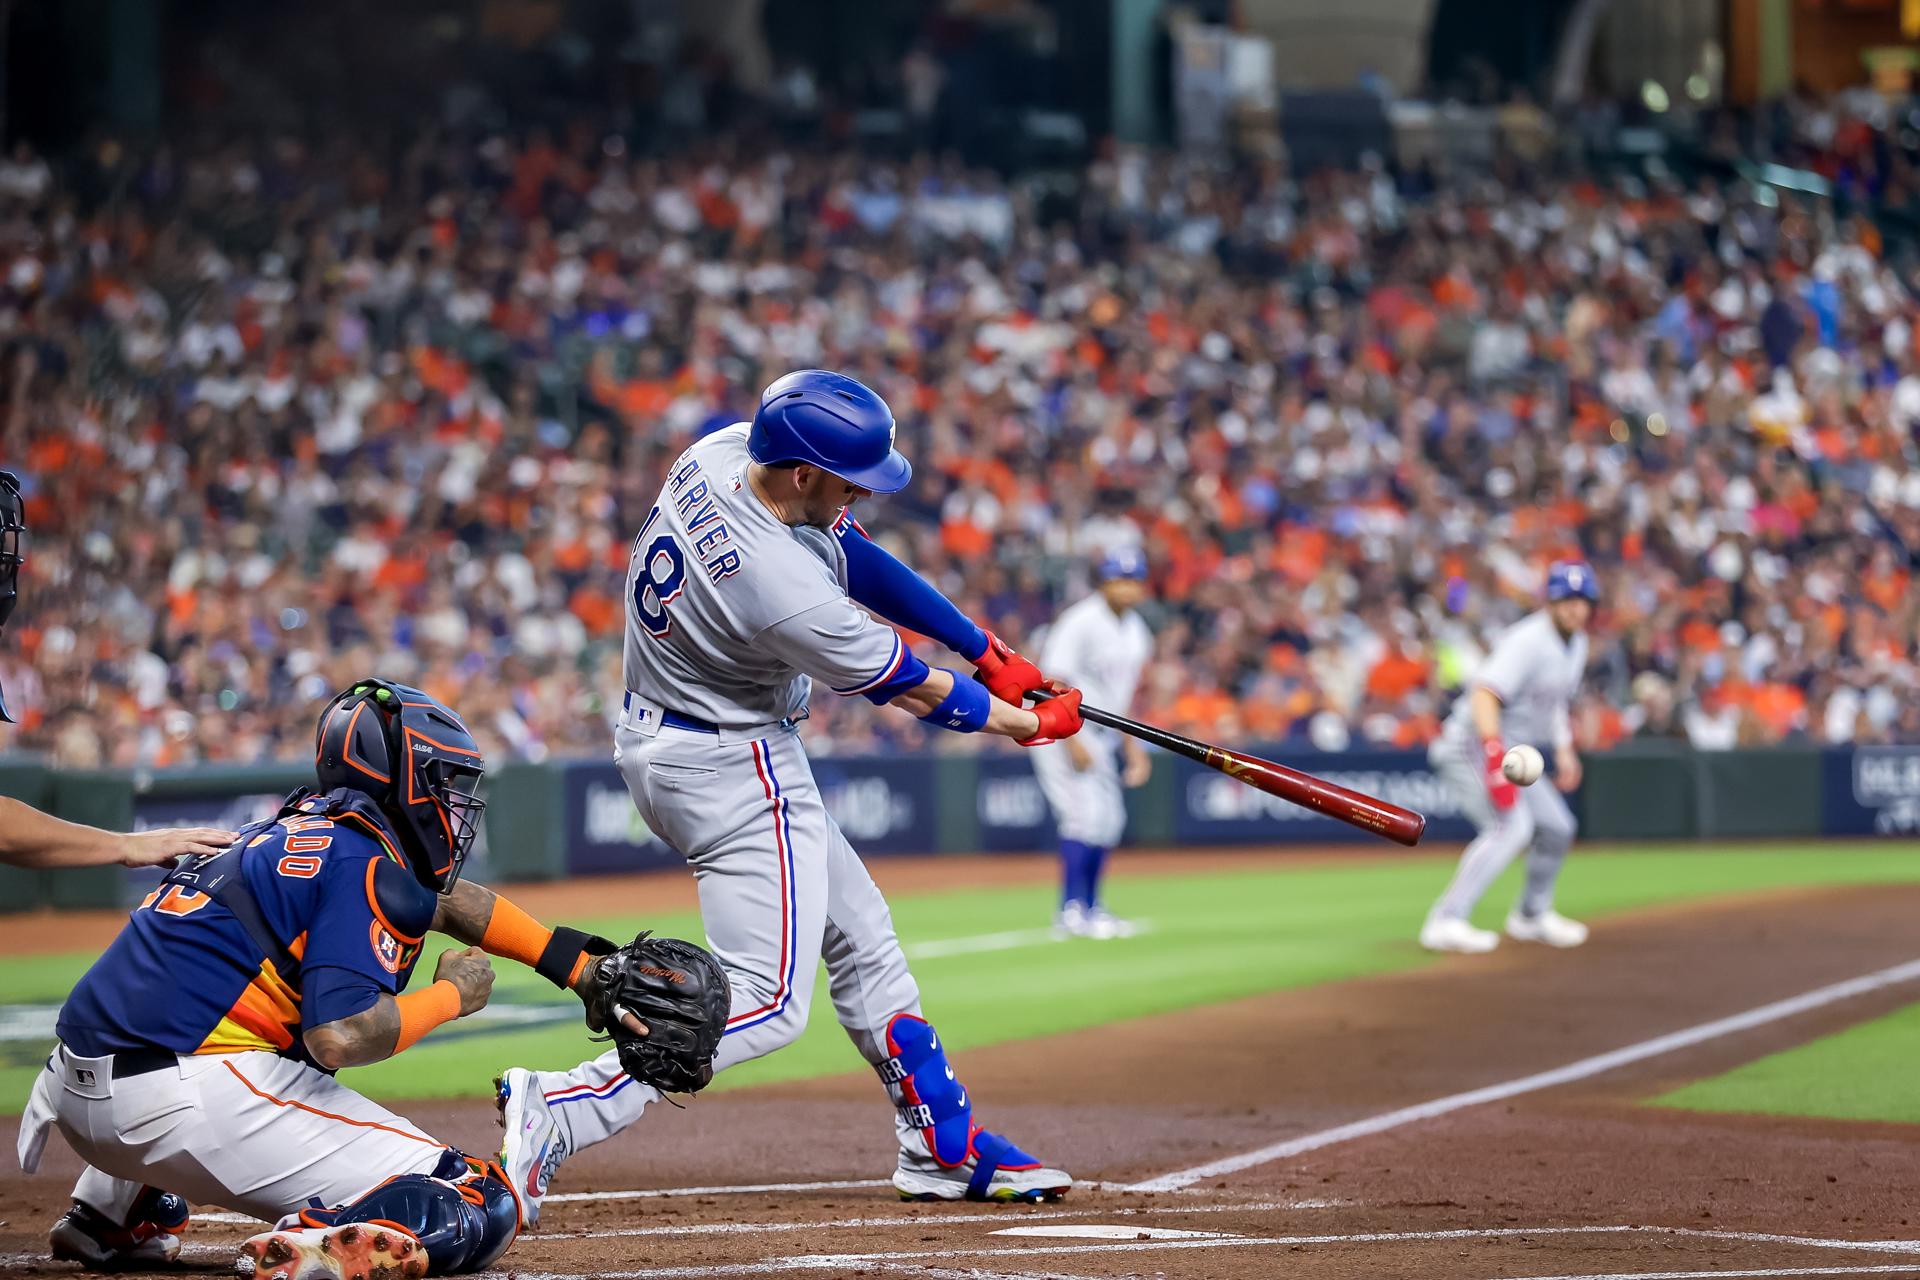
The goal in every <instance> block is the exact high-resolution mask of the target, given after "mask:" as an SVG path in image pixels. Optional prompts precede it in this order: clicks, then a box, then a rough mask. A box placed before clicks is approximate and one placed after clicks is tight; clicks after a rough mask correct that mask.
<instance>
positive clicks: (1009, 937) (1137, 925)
mask: <svg viewBox="0 0 1920 1280" xmlns="http://www.w3.org/2000/svg"><path fill="white" fill-rule="evenodd" d="M1131 923H1132V925H1133V934H1132V936H1134V937H1138V936H1140V935H1141V934H1144V933H1152V932H1153V921H1151V920H1134V921H1132V922H1131ZM1072 941H1074V939H1072V938H1065V937H1061V936H1060V935H1059V934H1057V933H1055V932H1054V931H1053V930H1052V928H1050V927H1048V928H1039V929H1007V930H1004V931H1003V932H1000V933H976V934H974V935H973V936H972V937H968V938H934V939H931V940H929V941H926V942H909V943H907V944H905V945H904V946H902V947H901V950H902V951H904V952H905V953H906V956H907V959H909V960H938V959H941V958H942V957H944V956H971V955H980V954H982V953H983V952H988V951H1018V950H1020V949H1021V948H1023V947H1040V946H1050V945H1052V944H1053V943H1056V942H1072Z"/></svg>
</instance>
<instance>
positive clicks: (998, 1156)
mask: <svg viewBox="0 0 1920 1280" xmlns="http://www.w3.org/2000/svg"><path fill="white" fill-rule="evenodd" d="M893 1189H894V1190H895V1191H897V1192H899V1193H900V1198H901V1199H902V1200H987V1201H998V1202H1000V1203H1003V1204H1042V1203H1047V1202H1050V1201H1054V1200H1058V1199H1060V1198H1061V1197H1062V1196H1064V1195H1066V1194H1067V1192H1069V1191H1071V1190H1072V1189H1073V1178H1072V1177H1071V1176H1070V1175H1068V1174H1067V1173H1066V1172H1065V1171H1063V1170H1060V1169H1049V1168H1047V1167H1046V1166H1045V1165H1043V1164H1041V1163H1040V1162H1039V1161H1038V1160H1035V1159H1034V1158H1033V1157H1032V1156H1030V1155H1028V1154H1027V1153H1026V1152H1024V1151H1022V1150H1020V1148H1018V1147H1016V1146H1014V1145H1013V1144H1012V1143H1011V1142H1008V1141H1007V1140H1006V1139H1005V1138H1002V1137H1000V1136H999V1135H997V1134H992V1133H988V1132H986V1131H985V1130H982V1129H975V1130H974V1132H973V1136H972V1137H971V1138H969V1139H968V1142H967V1159H966V1162H965V1163H964V1164H959V1165H955V1166H953V1167H952V1168H943V1167H942V1166H941V1164H940V1162H939V1161H937V1160H935V1159H934V1158H933V1157H932V1156H923V1155H917V1154H915V1153H914V1152H911V1151H908V1150H906V1149H904V1148H903V1149H902V1150H901V1152H900V1163H899V1164H898V1165H897V1166H895V1168H894V1171H893Z"/></svg>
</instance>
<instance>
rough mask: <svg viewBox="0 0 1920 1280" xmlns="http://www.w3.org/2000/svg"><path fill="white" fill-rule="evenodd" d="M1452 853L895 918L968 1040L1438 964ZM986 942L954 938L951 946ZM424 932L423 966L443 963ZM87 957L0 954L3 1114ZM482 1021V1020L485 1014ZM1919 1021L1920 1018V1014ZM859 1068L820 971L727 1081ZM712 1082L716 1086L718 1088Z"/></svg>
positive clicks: (556, 1029) (548, 1037) (526, 976)
mask: <svg viewBox="0 0 1920 1280" xmlns="http://www.w3.org/2000/svg"><path fill="white" fill-rule="evenodd" d="M1916 854H1920V845H1915V844H1898V845H1895V844H1873V845H1865V844H1860V845H1828V846H1820V845H1808V846H1790V845H1772V846H1768V847H1766V848H1762V849H1752V850H1731V851H1729V850H1723V849H1702V848H1698V847H1688V846H1676V847H1648V848H1637V849H1634V850H1631V851H1624V852H1613V851H1609V852H1588V853H1576V855H1575V857H1574V859H1573V861H1572V863H1571V864H1570V865H1569V868H1568V871H1567V874H1566V877H1565V880H1564V884H1563V889H1562V893H1561V905H1562V906H1563V908H1564V909H1565V910H1566V911H1567V912H1568V914H1570V915H1576V916H1582V917H1588V918H1592V917H1603V916H1605V915H1606V914H1607V913H1609V912H1615V911H1623V910H1627V909H1631V908H1634V907H1642V906H1648V905H1652V904H1656V903H1661V902H1669V901H1680V900H1685V899H1699V898H1704V897H1712V896H1717V895H1723V894H1730V893H1738V892H1742V891H1749V890H1758V889H1769V888H1781V887H1790V886H1802V885H1826V884H1857V883H1889V882H1906V881H1920V857H1917V856H1916ZM1452 868H1453V859H1452V857H1451V856H1447V857H1437V856H1432V855H1421V856H1407V857H1396V858H1368V859H1355V860H1354V861H1353V862H1352V863H1350V864H1331V865H1329V864H1326V863H1321V864H1319V865H1314V866H1302V867H1298V868H1271V867H1264V868H1259V869H1248V870H1244V871H1237V870H1225V871H1212V872H1206V873H1194V874H1188V875H1159V876H1152V877H1145V876H1140V877H1128V876H1125V875H1121V876H1119V877H1116V878H1115V879H1114V881H1113V883H1112V884H1111V886H1110V890H1109V897H1110V899H1111V903H1112V906H1113V907H1114V909H1115V910H1116V911H1118V912H1119V913H1121V914H1123V915H1127V916H1131V917H1134V918H1136V919H1140V920H1143V921H1146V922H1148V924H1149V925H1150V931H1149V932H1147V933H1146V934H1144V935H1143V936H1141V937H1137V938H1131V939H1126V940H1123V941H1115V942H1106V943H1093V942H1080V941H1075V942H1053V941H1051V940H1049V939H1047V938H1045V936H1044V927H1043V926H1044V925H1045V923H1046V921H1047V920H1048V918H1049V915H1050V912H1051V908H1052V894H1051V892H1050V891H1049V890H1047V889H1045V888H1043V887H1040V886H1035V885H1026V886H1020V887H1016V888H1008V889H998V890H996V889H979V890H970V891H947V892H942V893H937V894H920V895H903V896H901V897H898V898H896V899H894V900H893V914H894V922H895V925H896V926H897V927H898V929H899V931H900V934H901V937H902V938H903V939H904V940H905V942H906V943H907V946H908V951H909V955H915V953H916V952H920V951H921V950H922V948H926V949H927V953H924V954H919V955H917V956H916V958H915V960H914V972H915V973H916V975H917V976H918V978H919V981H920V985H921V988H922V992H923V996H924V1000H925V1004H926V1008H927V1011H928V1013H929V1015H930V1016H932V1017H933V1018H934V1019H935V1020H936V1021H937V1022H938V1024H939V1026H940V1030H941V1034H942V1036H943V1038H944V1039H945V1040H946V1041H947V1042H948V1043H949V1044H950V1045H952V1046H954V1047H956V1048H961V1049H964V1048H967V1047H969V1046H977V1045H984V1044H992V1043H996V1042H1000V1041H1009V1040H1019V1039H1024V1038H1029V1037H1034V1036H1041V1035H1046V1034H1048V1033H1050V1032H1054V1031H1064V1030H1071V1029H1075V1028H1079V1027H1087V1026H1094V1025H1098V1024H1102V1023H1107V1022H1113V1021H1118V1020H1121V1019H1125V1018H1134V1017H1140V1016H1143V1015H1147V1014H1153V1013H1160V1012H1165V1011H1169V1010H1173V1009H1178V1008H1182V1007H1185V1006H1190V1005H1199V1004H1209V1003H1217V1002H1220V1001H1226V1000H1233V999H1236V998H1239V997H1243V996H1250V995H1256V994H1259V993H1262V992H1268V991H1276V990H1281V989H1286V988H1294V987H1302V986H1308V985H1312V984H1314V983H1320V982H1332V981H1336V980H1339V979H1343V978H1353V977H1359V976H1363V975H1366V974H1373V973H1381V972H1386V971H1390V970H1396V969H1406V968H1412V967H1414V966H1418V965H1421V964H1425V963H1428V962H1430V960H1431V957H1429V956H1427V955H1426V954H1425V953H1424V952H1422V951H1420V950H1419V948H1418V947H1417V946H1416V945H1415V943H1414V941H1413V935H1414V933H1415V931H1416V930H1417V929H1418V927H1419V923H1420V920H1421V917H1422V916H1423V914H1424V913H1425V911H1426V909H1427V906H1428V904H1429V903H1430V902H1431V900H1432V899H1433V897H1434V896H1435V895H1436V894H1437V893H1438V892H1439V890H1440V888H1441V886H1442V885H1443V884H1444V883H1445V882H1446V879H1447V877H1448V875H1449V874H1450V873H1451V871H1452ZM1516 887H1517V872H1514V873H1510V874H1509V877H1508V879H1507V880H1506V881H1504V882H1503V883H1502V884H1501V885H1499V886H1497V887H1496V888H1495V889H1494V891H1493V892H1492V893H1490V894H1488V896H1487V899H1486V901H1485V902H1484V903H1483V904H1482V911H1481V917H1482V918H1481V923H1483V924H1488V925H1494V926H1497V923H1498V921H1499V920H1500V918H1501V917H1502V916H1503V915H1504V913H1505V911H1506V907H1507V904H1508V902H1509V901H1510V900H1511V898H1512V895H1513V893H1514V891H1515V889H1516ZM569 923H573V924H578V925H582V926H584V927H592V928H597V929H599V930H600V931H601V932H603V933H606V934H608V935H610V936H615V937H618V936H624V935H629V934H631V933H632V932H633V930H634V929H635V928H637V927H640V926H641V925H642V924H644V925H645V926H647V927H650V928H653V929H656V930H659V931H661V932H663V933H668V934H676V933H677V934H681V935H683V936H693V937H699V936H701V935H700V933H699V925H698V921H697V920H696V919H695V918H694V917H693V916H691V915H679V916H665V917H656V918H649V919H644V920H643V919H642V918H641V917H639V916H636V915H617V916H605V917H600V918H598V919H587V920H575V921H570V922H569ZM1008 931H1016V932H1021V933H1025V934H1026V935H1027V936H1025V937H1018V938H1014V939H1011V940H1001V941H1000V945H997V946H994V947H992V949H982V950H974V951H967V952H962V953H959V954H954V953H952V951H951V950H950V949H949V947H948V945H947V944H952V943H953V942H955V941H956V940H968V941H964V942H962V944H961V945H963V946H964V945H973V946H986V945H987V942H988V941H989V940H984V938H985V935H995V934H1002V933H1006V932H1008ZM439 941H440V940H438V939H430V940H429V944H430V950H429V953H428V958H427V959H426V960H423V961H422V965H421V973H422V975H430V974H431V973H432V956H433V955H435V954H437V952H438V947H437V946H433V945H432V944H433V943H435V942H439ZM89 959H90V957H89V956H86V955H61V956H47V957H34V958H27V959H8V960H0V1114H17V1113H18V1112H19V1111H20V1110H21V1108H22V1107H23V1106H24V1104H25V1099H26V1093H27V1089H28V1087H29V1085H30V1083H31V1080H32V1077H33V1074H34V1072H35V1071H37V1070H38V1068H39V1065H40V1063H41V1061H42V1060H43V1059H44V1057H45V1054H46V1052H47V1049H48V1047H49V1045H50V1044H51V1040H52V1033H51V1025H52V1014H53V1012H54V1011H55V1009H56V1008H57V1006H58V1004H59V1002H60V1000H61V999H62V998H63V997H64V995H65V993H66V991H67V990H68V988H69V987H70V986H71V985H72V983H73V981H74V979H75V978H77V977H78V976H79V975H80V973H81V972H82V971H83V970H84V969H85V967H86V965H87V963H88V961H89ZM577 1008H578V1005H577V1002H575V1001H573V1000H572V998H571V997H562V996H560V995H559V994H558V993H556V992H555V991H554V990H553V988H552V987H551V986H550V985H548V984H546V983H545V982H543V981H542V980H540V979H538V978H535V977H534V976H533V975H532V974H530V973H528V972H526V971H525V970H522V969H519V968H518V967H516V966H512V965H503V966H501V968H500V980H499V981H498V982H497V983H496V985H495V987H494V1007H493V1008H491V1009H490V1010H488V1011H487V1013H486V1014H483V1015H481V1018H476V1019H467V1020H463V1021H462V1022H460V1023H458V1024H455V1025H453V1026H450V1027H447V1028H444V1029H442V1030H441V1031H439V1032H436V1033H434V1034H433V1035H432V1036H429V1037H428V1038H427V1039H426V1040H425V1041H424V1042H422V1043H421V1044H420V1045H419V1046H417V1047H416V1048H414V1049H412V1050H411V1051H409V1052H408V1053H406V1054H405V1055H403V1056H402V1057H400V1058H398V1059H396V1060H394V1061H391V1062H386V1063H382V1064H379V1065H376V1066H373V1067H365V1068H359V1069H356V1070H353V1071H349V1072H345V1073H343V1075H342V1078H343V1079H344V1080H347V1081H349V1082H350V1083H352V1084H353V1085H354V1086H355V1087H356V1088H359V1089H361V1090H363V1091H365V1092H367V1093H368V1094H371V1095H372V1096H374V1097H378V1098H423V1097H453V1096H461V1095H468V1096H474V1095H483V1094H484V1093H485V1092H486V1091H487V1089H488V1084H489V1081H490V1079H491V1078H492V1076H493V1075H494V1074H495V1072H496V1071H498V1070H499V1069H500V1068H501V1067H504V1066H511V1065H523V1066H542V1067H555V1068H557V1067H564V1066H570V1065H572V1064H573V1063H575V1062H577V1061H579V1060H580V1059H581V1058H583V1057H587V1056H591V1053H592V1051H593V1050H594V1049H595V1048H596V1047H597V1046H594V1045H592V1044H590V1043H589V1042H588V1041H587V1039H586V1036H585V1032H584V1031H583V1030H582V1029H581V1027H580V1025H579V1023H578V1021H577V1020H576V1018H577V1015H576V1012H575V1011H576V1010H577ZM482 1019H486V1020H482ZM1916 1025H1920V1024H1916ZM861 1066H862V1063H861V1062H860V1060H859V1058H858V1056H857V1055H856V1054H855V1053H854V1051H853V1049H852V1047H851V1046H850V1045H849V1044H848V1042H847V1040H846V1037H845V1035H844V1034H842V1032H841V1031H840V1029H839V1027H838V1025H837V1024H836V1023H835V1022H834V1019H833V1015H832V1007H831V1004H830V1003H829V1001H828V1000H827V996H826V991H825V984H824V982H823V983H821V984H820V990H819V993H818V996H817V999H816V1001H815V1016H814V1018H813V1019H812V1023H811V1025H810V1026H809V1028H808V1030H807V1032H806V1034H805V1035H804V1036H803V1037H802V1038H801V1040H800V1041H799V1042H798V1043H797V1044H795V1045H793V1046H791V1047H789V1048H788V1049H786V1050H784V1051H782V1052H781V1053H778V1054H775V1055H773V1056H772V1057H769V1058H765V1059H762V1060H760V1061H757V1062H752V1063H748V1064H746V1065H744V1066H742V1067H740V1068H738V1069H737V1070H735V1071H732V1072H729V1073H728V1074H727V1076H726V1077H725V1078H724V1080H723V1081H722V1082H721V1083H722V1085H723V1086H724V1087H730V1088H731V1087H739V1086H741V1085H748V1084H758V1083H764V1082H767V1081H772V1080H793V1079H801V1078H805V1077H809V1076H816V1075H822V1074H827V1073H832V1072H837V1071H846V1070H853V1069H858V1068H860V1067H861ZM716 1087H719V1086H716Z"/></svg>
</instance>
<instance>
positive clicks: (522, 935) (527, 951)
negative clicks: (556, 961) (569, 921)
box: [480, 894, 590, 987]
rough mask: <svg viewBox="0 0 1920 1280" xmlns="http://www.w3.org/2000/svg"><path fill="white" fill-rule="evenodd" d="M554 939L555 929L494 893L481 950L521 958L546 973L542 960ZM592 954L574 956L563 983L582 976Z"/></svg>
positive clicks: (505, 957)
mask: <svg viewBox="0 0 1920 1280" xmlns="http://www.w3.org/2000/svg"><path fill="white" fill-rule="evenodd" d="M553 940H554V938H553V930H551V929H549V928H547V926H545V925H543V924H541V923H540V922H539V921H538V920H535V919H534V918H533V917H532V916H530V915H528V914H527V913H526V912H525V911H522V910H521V909H520V908H519V907H517V906H515V905H514V904H513V903H511V902H509V901H507V899H505V898H503V897H501V896H500V895H499V894H495V895H494V896H493V914H492V915H491V916H489V917H488V918H487V931H486V933H485V934H483V935H481V938H480V949H481V950H482V951H484V952H486V953H487V954H488V955H491V956H499V957H500V958H501V959H502V960H518V961H519V962H520V963H521V964H523V965H526V966H527V967H528V968H529V969H539V970H540V971H541V972H543V973H545V972H546V970H545V969H543V968H542V967H541V960H542V958H543V957H544V956H545V955H546V953H547V948H548V947H549V946H551V945H552V944H553ZM589 958H590V957H589V956H588V955H587V954H586V953H585V952H584V951H582V952H580V953H579V954H578V955H577V956H575V957H574V958H573V960H572V961H571V963H570V964H569V966H568V972H567V980H566V983H565V984H564V985H566V986H569V987H570V986H572V985H573V984H574V983H575V982H576V981H578V980H579V978H580V971H581V970H582V969H584V968H586V967H587V961H588V959H589ZM548 976H549V977H552V976H553V975H552V974H548Z"/></svg>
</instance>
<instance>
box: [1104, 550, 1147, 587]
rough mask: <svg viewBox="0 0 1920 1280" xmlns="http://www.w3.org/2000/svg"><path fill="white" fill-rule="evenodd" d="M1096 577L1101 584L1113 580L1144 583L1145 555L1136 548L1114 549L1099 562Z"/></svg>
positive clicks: (1145, 570)
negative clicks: (1119, 579)
mask: <svg viewBox="0 0 1920 1280" xmlns="http://www.w3.org/2000/svg"><path fill="white" fill-rule="evenodd" d="M1097 576H1098V577H1099V579H1100V581H1102V582H1111V581H1113V580H1114V579H1115V578H1132V579H1134V580H1136V581H1145V579H1146V576H1147V553H1146V552H1144V551H1142V550H1141V549H1140V548H1138V547H1115V548H1113V549H1112V550H1111V551H1109V552H1107V554H1106V556H1105V557H1104V558H1103V559H1102V560H1101V561H1100V568H1099V569H1098V570H1097Z"/></svg>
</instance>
